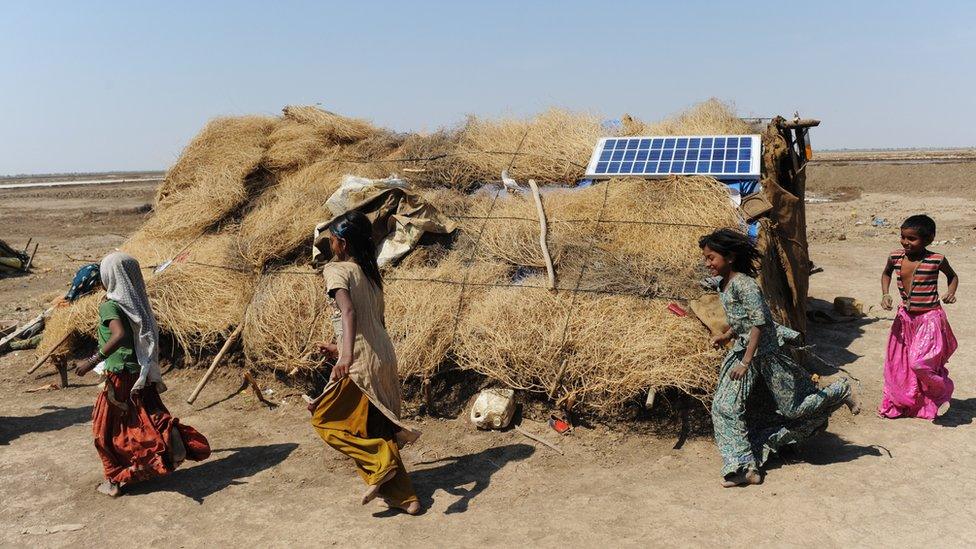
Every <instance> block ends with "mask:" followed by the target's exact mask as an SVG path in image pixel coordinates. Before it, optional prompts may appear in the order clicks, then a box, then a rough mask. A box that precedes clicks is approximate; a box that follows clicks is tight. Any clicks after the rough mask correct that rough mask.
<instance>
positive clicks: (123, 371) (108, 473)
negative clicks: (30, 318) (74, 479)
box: [77, 252, 210, 497]
mask: <svg viewBox="0 0 976 549" xmlns="http://www.w3.org/2000/svg"><path fill="white" fill-rule="evenodd" d="M100 273H101V279H102V285H103V286H104V287H105V301H104V302H103V303H102V304H101V305H100V306H99V307H98V317H99V322H98V350H97V352H96V353H95V354H94V355H92V356H91V357H89V358H88V359H86V360H83V361H81V363H80V364H78V365H77V372H78V375H80V376H83V375H85V374H87V373H88V372H89V371H91V370H92V369H94V368H95V366H96V365H101V370H102V372H103V373H104V375H105V383H103V384H102V385H103V387H104V388H103V390H102V392H101V393H100V394H99V395H98V399H97V400H96V401H95V407H94V409H93V410H92V432H93V434H94V437H95V449H96V450H97V451H98V456H99V457H100V458H101V460H102V465H103V466H104V469H105V482H103V483H102V484H100V485H99V486H98V491H99V492H102V493H104V494H107V495H109V496H113V497H115V496H119V495H121V494H122V487H123V486H125V485H126V484H130V483H132V482H136V481H140V480H146V479H148V478H152V477H156V476H160V475H165V474H167V473H170V472H172V471H173V470H175V469H176V468H177V467H178V466H179V465H180V464H181V463H182V462H183V460H184V459H192V460H195V461H199V460H202V459H206V458H207V457H209V456H210V445H209V444H208V442H207V439H206V438H204V437H203V435H201V434H200V433H198V432H197V431H196V430H195V429H193V428H192V427H190V426H188V425H182V424H180V422H179V420H178V419H176V418H174V417H173V416H171V415H170V413H169V411H168V410H167V409H166V406H164V405H163V402H162V400H160V398H159V393H162V392H163V391H165V390H166V385H164V384H163V380H162V376H161V375H160V371H159V328H158V326H157V325H156V317H155V315H153V312H152V307H151V306H150V304H149V298H148V296H147V295H146V285H145V283H144V282H143V279H142V272H141V271H140V269H139V262H138V261H136V260H135V258H133V257H131V256H129V255H127V254H124V253H121V252H115V253H112V254H109V255H108V256H106V257H105V259H103V260H102V263H101V267H100Z"/></svg>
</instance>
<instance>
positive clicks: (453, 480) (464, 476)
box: [375, 444, 535, 517]
mask: <svg viewBox="0 0 976 549" xmlns="http://www.w3.org/2000/svg"><path fill="white" fill-rule="evenodd" d="M533 453H535V447H534V446H530V445H528V444H508V445H505V446H499V447H497V448H488V449H487V450H484V451H481V452H478V453H476V454H466V455H463V456H451V457H445V458H441V459H437V460H433V461H423V462H420V463H418V464H417V467H423V466H425V465H437V466H436V467H431V468H429V469H417V470H414V471H412V472H411V473H410V478H411V480H413V486H414V489H415V490H416V491H417V497H418V498H420V504H421V506H422V507H423V508H424V509H430V508H431V505H432V504H433V502H434V495H435V494H436V493H437V491H438V490H443V491H445V492H447V493H448V494H450V495H452V496H457V497H458V499H457V500H456V501H454V502H453V503H451V504H450V505H449V506H448V507H447V510H446V511H444V514H445V515H450V514H454V513H463V512H465V511H467V510H468V504H469V503H471V500H473V499H474V498H475V497H477V496H478V494H480V493H482V492H484V491H485V489H486V488H488V486H489V485H490V484H491V477H492V476H493V475H494V474H495V473H497V472H498V471H500V470H502V468H503V467H505V466H506V465H508V464H509V463H511V462H513V461H521V460H523V459H526V458H528V457H529V456H531V455H532V454H533ZM471 483H474V486H471V487H470V488H465V486H466V485H468V484H471ZM392 514H396V512H391V511H384V512H381V513H376V514H375V516H378V517H380V516H388V515H392Z"/></svg>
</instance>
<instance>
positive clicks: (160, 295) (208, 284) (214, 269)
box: [146, 230, 255, 351]
mask: <svg viewBox="0 0 976 549" xmlns="http://www.w3.org/2000/svg"><path fill="white" fill-rule="evenodd" d="M237 249H238V245H237V231H236V230H230V231H226V232H223V233H220V234H215V235H206V236H204V237H202V238H200V239H199V240H198V241H197V242H196V243H194V244H193V245H192V246H191V247H190V248H189V250H187V256H186V259H185V260H183V261H181V262H176V263H173V264H172V265H171V266H170V267H169V268H167V269H166V270H165V271H163V272H161V273H159V274H151V275H149V276H148V277H147V280H146V292H147V293H148V294H149V299H150V302H151V303H152V307H153V311H154V312H155V313H156V320H157V322H158V323H159V327H160V329H161V330H164V331H166V332H168V333H170V334H172V335H173V337H174V338H176V341H177V342H178V343H179V345H180V346H181V347H183V348H184V349H186V350H187V351H193V350H197V351H199V350H202V349H206V348H212V347H214V346H215V345H216V344H217V343H218V342H219V341H220V340H222V339H224V338H226V337H227V335H228V334H230V332H232V331H233V330H234V328H236V327H237V326H238V325H239V324H240V323H241V321H242V320H243V319H244V311H245V308H246V307H247V304H248V303H249V302H250V299H251V295H252V293H253V291H254V284H255V274H254V273H252V272H251V271H250V270H249V269H248V267H247V266H246V265H244V264H243V262H242V261H241V260H240V256H239V255H238V253H237Z"/></svg>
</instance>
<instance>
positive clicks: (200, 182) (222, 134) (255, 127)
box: [156, 116, 275, 211]
mask: <svg viewBox="0 0 976 549" xmlns="http://www.w3.org/2000/svg"><path fill="white" fill-rule="evenodd" d="M274 125H275V119H274V118H270V117H266V116H238V117H228V118H215V119H213V120H211V121H210V122H208V123H207V125H206V126H204V128H203V130H202V131H201V132H200V133H199V134H198V135H197V136H196V137H194V138H193V140H192V141H190V144H189V145H187V146H186V148H184V149H183V153H182V154H181V155H180V158H179V159H178V160H177V161H176V164H173V167H172V168H170V169H169V171H167V172H166V178H165V179H164V180H163V183H162V184H161V185H160V186H159V189H158V190H157V191H156V210H157V211H159V210H162V209H165V208H166V207H167V206H169V205H170V204H172V203H173V202H178V201H181V199H180V198H179V197H178V196H177V195H179V194H181V193H183V192H184V191H186V190H188V189H191V188H194V187H211V188H212V190H211V191H207V193H209V192H213V191H223V190H227V189H236V188H237V187H239V186H240V185H241V182H242V181H244V179H245V178H246V177H247V175H248V174H250V173H252V172H253V171H254V170H256V169H257V168H258V166H259V165H260V163H261V159H262V158H263V157H264V150H265V149H266V148H267V146H268V135H269V134H270V133H271V129H272V128H273V127H274ZM205 194H206V193H205Z"/></svg>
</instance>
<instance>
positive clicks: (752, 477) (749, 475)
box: [742, 469, 763, 485]
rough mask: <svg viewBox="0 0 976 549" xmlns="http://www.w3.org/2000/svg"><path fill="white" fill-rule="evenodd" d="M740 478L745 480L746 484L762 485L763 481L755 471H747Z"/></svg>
mask: <svg viewBox="0 0 976 549" xmlns="http://www.w3.org/2000/svg"><path fill="white" fill-rule="evenodd" d="M742 478H743V479H744V480H745V483H746V484H753V485H755V484H762V481H763V479H762V475H761V474H759V471H756V470H755V469H749V470H748V471H746V474H745V475H743V477H742Z"/></svg>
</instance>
